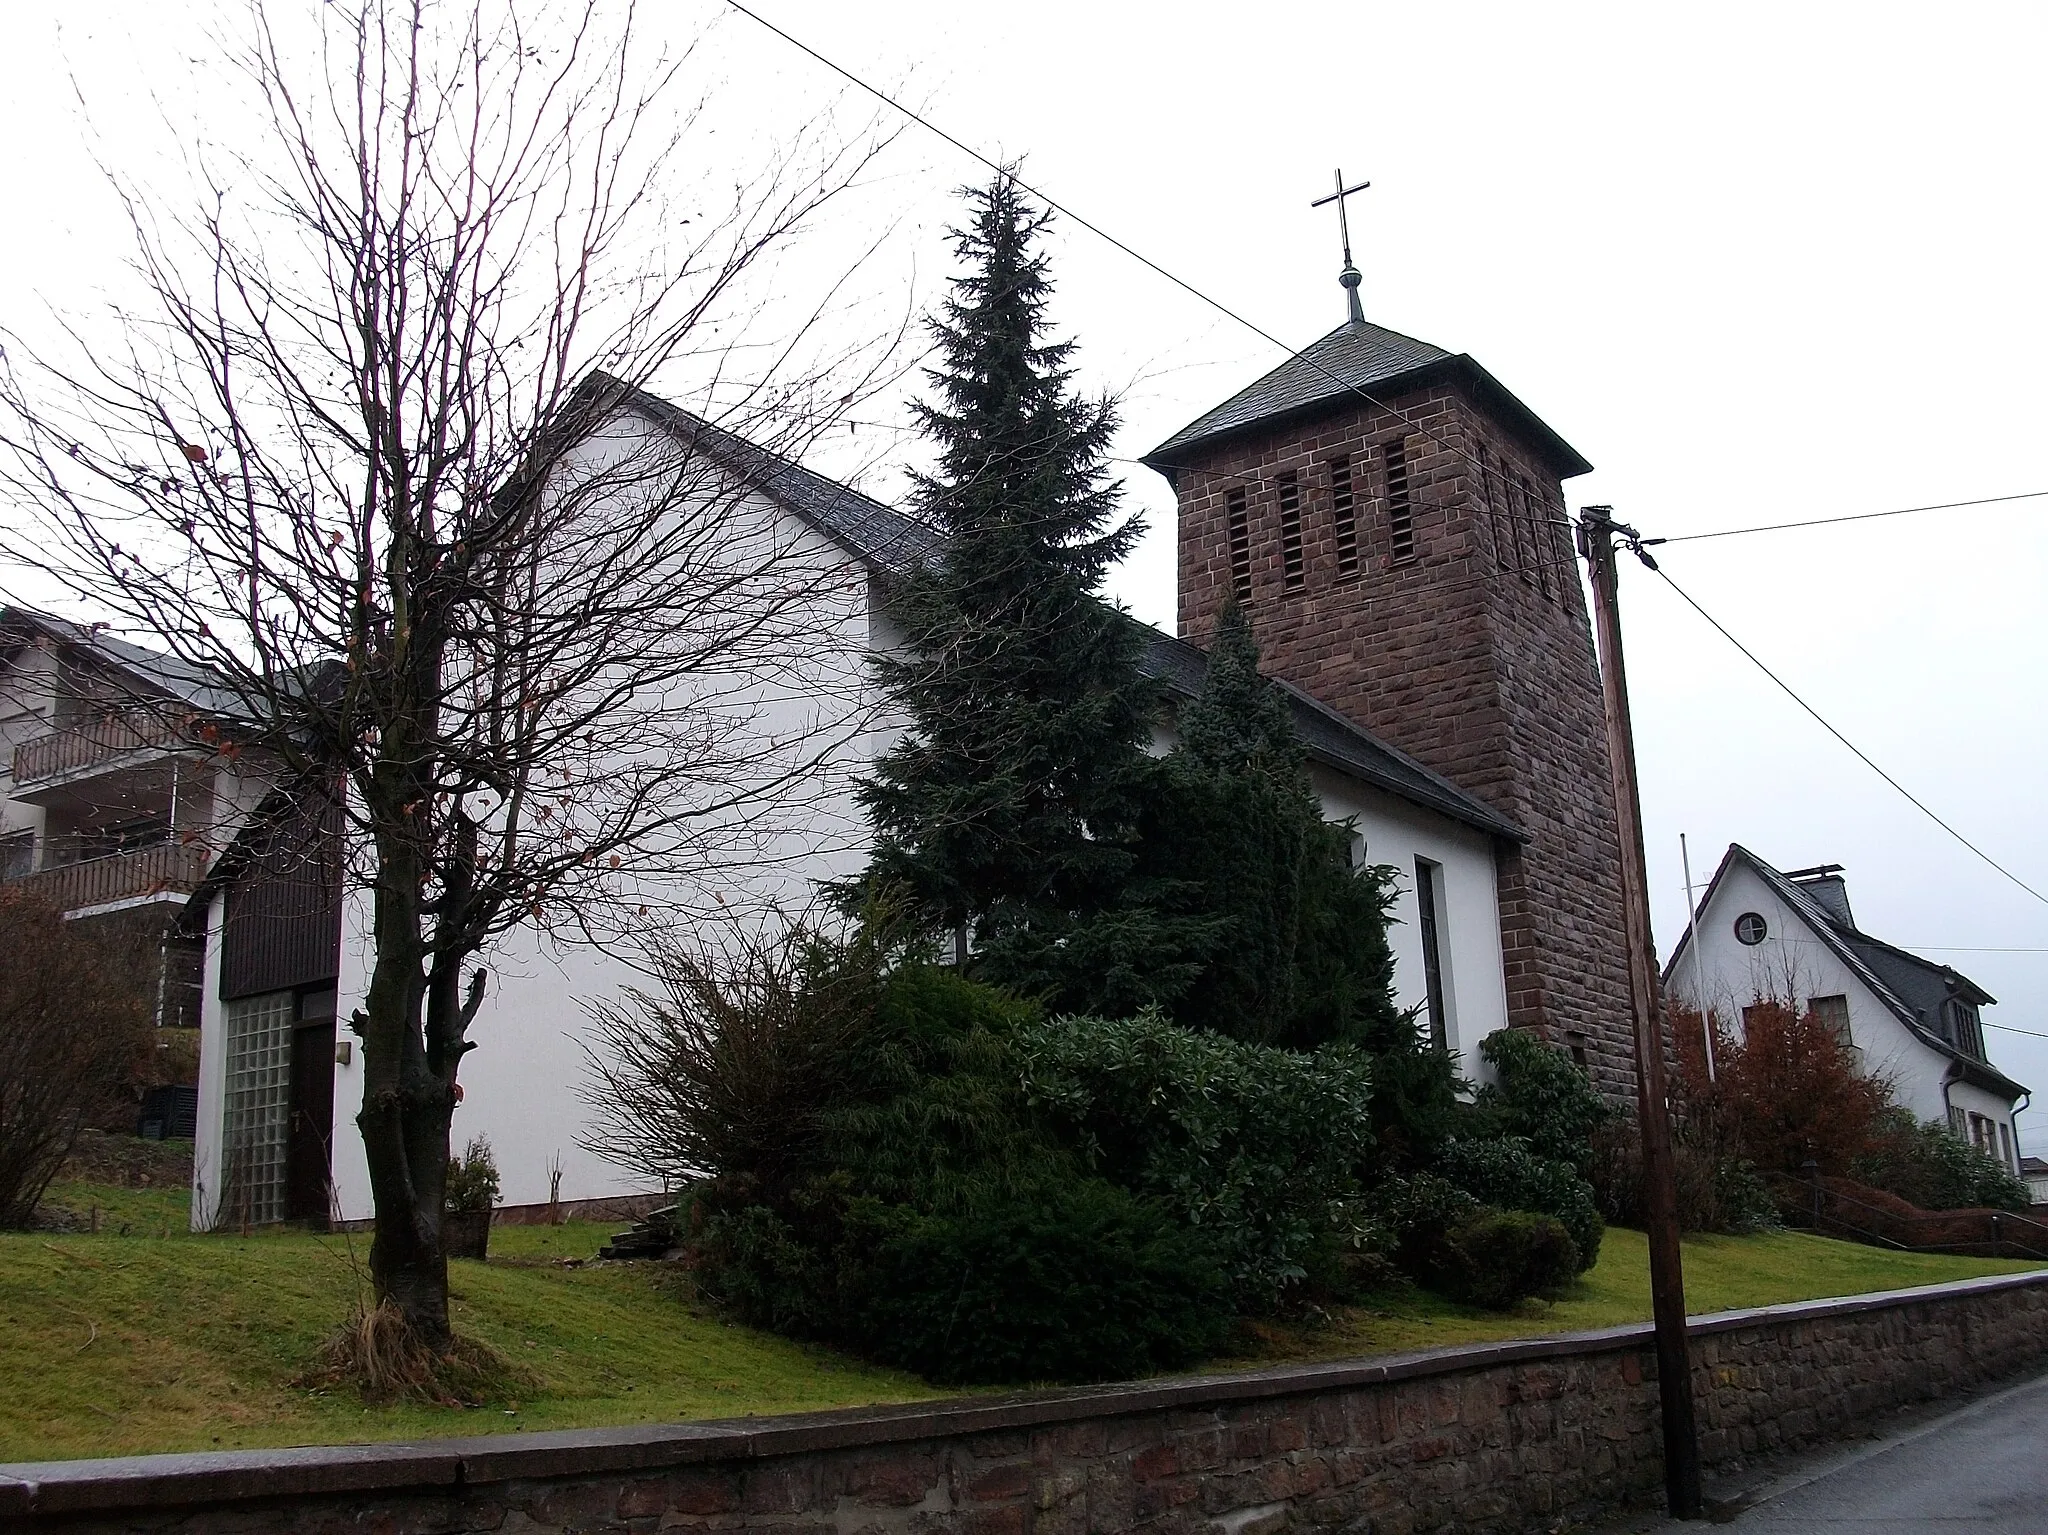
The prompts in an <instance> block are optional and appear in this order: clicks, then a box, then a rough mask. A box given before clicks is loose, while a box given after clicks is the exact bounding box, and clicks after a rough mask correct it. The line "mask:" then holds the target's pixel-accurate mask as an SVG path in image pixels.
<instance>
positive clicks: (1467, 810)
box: [1132, 619, 1529, 842]
mask: <svg viewBox="0 0 2048 1535" xmlns="http://www.w3.org/2000/svg"><path fill="white" fill-rule="evenodd" d="M1132 622H1134V623H1135V622H1137V620H1135V619H1133V620H1132ZM1142 627H1143V628H1144V630H1145V634H1146V650H1145V657H1144V659H1143V660H1142V661H1141V662H1140V663H1139V665H1140V667H1141V669H1142V670H1143V671H1144V672H1145V674H1146V675H1147V676H1150V677H1156V678H1158V679H1159V680H1160V681H1161V682H1163V683H1165V684H1166V686H1167V688H1168V689H1169V690H1170V691H1171V692H1172V693H1174V694H1175V695H1176V696H1178V697H1180V698H1184V699H1186V698H1194V697H1195V696H1197V695H1198V694H1199V693H1200V692H1201V691H1202V679H1203V678H1204V677H1205V676H1207V675H1208V671H1209V656H1208V652H1206V651H1204V650H1203V649H1202V648H1201V647H1200V646H1198V645H1191V644H1189V643H1188V642H1187V641H1186V640H1182V639H1175V638H1174V637H1173V636H1172V635H1170V634H1161V633H1160V632H1159V631H1158V630H1157V629H1154V628H1153V627H1152V626H1151V625H1149V624H1146V625H1143V626H1142ZM1280 690H1281V691H1282V692H1283V693H1285V694H1286V695H1287V702H1288V707H1289V709H1290V711H1291V712H1292V714H1293V716H1294V730H1295V733H1296V734H1297V735H1299V736H1300V737H1301V743H1302V745H1303V747H1304V748H1305V749H1306V750H1307V752H1308V755H1309V759H1310V760H1311V761H1314V762H1320V763H1322V764H1324V765H1325V766H1326V767H1333V768H1336V769H1338V770H1339V771H1340V772H1344V773H1348V774H1350V775H1351V776H1352V777H1353V778H1356V779H1359V780H1361V781H1363V782H1365V783H1369V784H1371V785H1373V786H1374V787H1375V788H1380V789H1385V790H1386V791H1387V792H1388V793H1390V794H1395V795H1398V796H1399V797H1401V798H1402V799H1405V800H1408V801H1409V802H1410V803H1412V804H1417V805H1421V806H1424V807H1425V808H1427V809H1430V810H1434V811H1437V812H1438V813H1439V814H1442V815H1446V816H1449V817H1450V818H1451V819H1452V820H1454V821H1462V822H1464V823H1465V824H1466V825H1467V826H1474V827H1477V828H1478V829H1479V830H1481V831H1483V832H1487V833H1489V834H1490V835H1492V836H1496V837H1502V838H1505V839H1506V840H1508V841H1510V842H1527V841H1528V840H1529V834H1528V833H1527V832H1525V831H1524V830H1522V828H1521V827H1519V826H1517V825H1516V824H1515V823H1514V822H1513V821H1511V820H1509V819H1508V818H1507V817H1506V816H1504V815H1502V814H1501V813H1500V812H1499V811H1497V810H1495V809H1493V807H1492V806H1490V805H1487V804H1485V803H1484V802H1483V801H1481V800H1478V799H1475V798H1473V796H1471V795H1470V794H1467V793H1466V792H1465V791H1464V790H1463V789H1461V788H1459V787H1458V786H1457V785H1456V784H1454V783H1452V782H1451V781H1450V780H1449V779H1448V778H1446V777H1444V776H1443V775H1442V774H1441V773H1438V772H1435V771H1434V770H1432V769H1430V768H1426V767H1424V766H1423V765H1422V764H1421V763H1419V762H1417V761H1416V760H1415V759H1414V758H1413V757H1410V756H1408V755H1407V754H1406V753H1404V752H1402V751H1399V750H1397V749H1396V748H1394V747H1392V746H1389V745H1388V744H1387V743H1386V742H1385V741H1382V740H1381V739H1380V738H1379V737H1378V736H1376V735H1374V734H1372V733H1371V732H1370V731H1368V730H1366V729H1364V728H1363V727H1361V726H1360V725H1358V724H1357V723H1356V722H1354V721H1353V720H1351V719H1350V718H1349V717H1348V716H1346V715H1342V714H1339V713H1338V712H1337V711H1336V710H1335V709H1332V708H1330V707H1329V706H1328V705H1327V704H1324V703H1321V702H1319V701H1318V700H1316V699H1314V698H1311V697H1310V696H1309V695H1308V694H1307V693H1304V692H1303V691H1302V690H1301V689H1300V688H1298V687H1296V686H1295V685H1294V684H1293V683H1291V682H1285V681H1282V682H1281V683H1280Z"/></svg>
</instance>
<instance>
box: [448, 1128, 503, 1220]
mask: <svg viewBox="0 0 2048 1535" xmlns="http://www.w3.org/2000/svg"><path fill="white" fill-rule="evenodd" d="M498 1192H499V1184H498V1163H497V1159H496V1158H495V1157H493V1156H492V1155H491V1143H490V1140H489V1139H488V1138H487V1137H485V1136H481V1135H479V1136H476V1137H474V1138H473V1139H472V1140H471V1141H470V1143H469V1144H468V1145H467V1146H465V1147H463V1148H462V1155H461V1157H459V1158H457V1157H450V1158H449V1159H448V1182H447V1185H446V1188H445V1190H444V1192H443V1194H442V1200H441V1202H442V1206H443V1208H445V1209H447V1210H449V1211H450V1212H452V1213H455V1214H460V1215H477V1214H485V1213H488V1212H490V1211H492V1210H495V1209H496V1208H497V1207H498Z"/></svg>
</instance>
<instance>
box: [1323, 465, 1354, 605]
mask: <svg viewBox="0 0 2048 1535" xmlns="http://www.w3.org/2000/svg"><path fill="white" fill-rule="evenodd" d="M1330 512H1331V515H1332V516H1333V517H1334V518H1335V520H1336V524H1337V574H1338V575H1340V576H1355V575H1357V574H1358V495H1357V492H1356V491H1355V490H1354V489H1353V488H1352V485H1351V459H1350V456H1349V455H1348V454H1339V455H1338V456H1337V457H1336V458H1333V459H1331V460H1330Z"/></svg>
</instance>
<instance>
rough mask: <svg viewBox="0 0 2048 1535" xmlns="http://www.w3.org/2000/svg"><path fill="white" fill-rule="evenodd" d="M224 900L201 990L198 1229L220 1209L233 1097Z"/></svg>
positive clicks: (209, 924) (212, 906) (213, 914)
mask: <svg viewBox="0 0 2048 1535" xmlns="http://www.w3.org/2000/svg"><path fill="white" fill-rule="evenodd" d="M226 912H227V900H226V898H225V897H224V896H218V895H217V896H215V897H214V898H213V900H212V901H211V902H209V903H208V904H207V908H206V955H205V966H204V973H203V975H202V977H201V980H200V986H199V1109H198V1115H199V1119H198V1124H197V1126H196V1127H195V1129H194V1131H193V1137H192V1206H191V1209H192V1222H191V1224H192V1229H193V1230H194V1231H204V1230H206V1229H207V1228H208V1227H210V1226H211V1225H212V1224H213V1215H214V1211H215V1210H216V1209H217V1208H218V1207H219V1204H220V1156H221V1114H222V1112H223V1109H224V1106H225V1098H226V1093H227V1053H228V1047H227V1039H226V1036H225V1032H224V1030H223V1029H222V1027H221V1000H220V938H221V923H222V921H223V919H224V917H225V914H226Z"/></svg>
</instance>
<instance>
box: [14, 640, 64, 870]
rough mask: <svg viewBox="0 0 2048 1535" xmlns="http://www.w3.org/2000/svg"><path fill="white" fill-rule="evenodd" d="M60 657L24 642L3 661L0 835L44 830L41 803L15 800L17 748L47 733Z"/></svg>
mask: <svg viewBox="0 0 2048 1535" xmlns="http://www.w3.org/2000/svg"><path fill="white" fill-rule="evenodd" d="M56 675H57V660H56V657H55V655H54V654H52V653H51V652H50V651H47V650H45V649H43V648H42V647H41V646H37V645H24V646H23V647H22V648H21V649H19V650H17V651H16V652H15V653H14V655H13V656H12V657H11V658H10V659H9V660H8V661H6V662H5V663H4V664H0V836H4V835H6V834H7V833H9V832H21V831H32V832H34V833H35V834H36V835H37V837H38V838H40V837H41V835H42V832H43V810H42V807H41V806H40V805H30V804H25V803H23V802H22V801H20V800H16V799H12V798H10V797H9V795H10V794H11V793H12V790H13V786H14V779H13V775H12V769H13V765H14V748H15V747H17V746H19V745H20V744H21V743H22V742H24V741H30V740H34V739H35V738H36V737H37V736H40V735H47V734H48V733H49V731H50V718H51V715H52V713H53V712H54V711H55V709H56Z"/></svg>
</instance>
